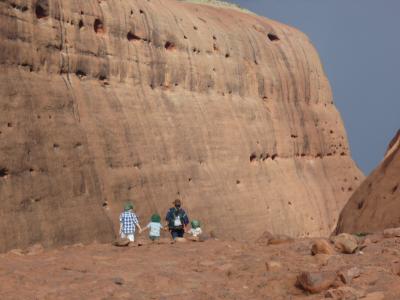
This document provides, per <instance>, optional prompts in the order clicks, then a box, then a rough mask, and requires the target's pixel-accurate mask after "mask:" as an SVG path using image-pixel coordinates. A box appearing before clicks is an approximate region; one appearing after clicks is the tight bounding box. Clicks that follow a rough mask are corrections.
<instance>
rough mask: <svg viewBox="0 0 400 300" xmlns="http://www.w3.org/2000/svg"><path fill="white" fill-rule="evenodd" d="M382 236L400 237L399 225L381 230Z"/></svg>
mask: <svg viewBox="0 0 400 300" xmlns="http://www.w3.org/2000/svg"><path fill="white" fill-rule="evenodd" d="M383 236H384V237H385V238H395V237H400V227H397V228H388V229H385V230H384V231H383Z"/></svg>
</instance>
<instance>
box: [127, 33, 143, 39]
mask: <svg viewBox="0 0 400 300" xmlns="http://www.w3.org/2000/svg"><path fill="white" fill-rule="evenodd" d="M126 38H127V39H128V41H139V40H141V38H140V37H139V36H137V35H136V34H134V33H133V32H131V31H129V32H128V33H127V34H126Z"/></svg>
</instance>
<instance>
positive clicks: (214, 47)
mask: <svg viewBox="0 0 400 300" xmlns="http://www.w3.org/2000/svg"><path fill="white" fill-rule="evenodd" d="M213 49H214V51H218V50H219V49H218V46H217V44H215V43H214V44H213Z"/></svg>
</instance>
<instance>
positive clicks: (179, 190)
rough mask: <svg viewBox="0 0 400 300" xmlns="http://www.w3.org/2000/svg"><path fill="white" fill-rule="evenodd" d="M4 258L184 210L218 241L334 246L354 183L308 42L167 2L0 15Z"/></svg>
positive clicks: (2, 8)
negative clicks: (125, 221) (305, 240)
mask: <svg viewBox="0 0 400 300" xmlns="http://www.w3.org/2000/svg"><path fill="white" fill-rule="evenodd" d="M0 12H1V15H0V25H1V26H0V43H1V44H0V45H1V49H2V51H1V54H0V65H1V70H2V71H1V72H0V107H1V110H0V114H1V118H0V131H1V134H0V154H1V155H0V169H3V171H4V172H3V176H1V177H0V197H1V199H0V215H1V218H0V231H1V232H2V236H1V238H0V239H1V244H0V245H1V246H0V250H2V251H4V250H6V249H10V248H14V247H24V246H26V245H28V244H32V243H34V242H41V243H43V244H44V245H46V246H52V245H59V244H65V243H73V242H78V241H83V242H89V241H91V240H94V239H96V240H100V241H109V240H110V239H112V238H113V236H114V232H115V230H114V229H115V228H116V224H117V218H118V214H119V212H120V210H121V206H122V204H123V203H124V202H125V200H126V199H128V198H131V199H133V200H134V202H135V203H136V206H137V211H138V214H139V216H140V217H141V218H142V222H146V221H147V218H148V216H149V215H150V214H151V213H153V212H155V211H158V212H160V213H162V214H164V212H165V211H166V209H167V208H168V207H169V206H170V203H171V202H172V200H174V199H175V198H176V197H180V198H181V199H183V201H184V206H185V207H186V209H187V210H188V212H189V214H190V216H191V217H195V218H198V219H200V220H201V221H203V223H204V224H205V229H206V231H209V230H214V231H215V232H216V233H217V234H218V235H220V236H235V237H237V238H244V237H246V238H252V237H256V236H259V235H260V234H261V233H262V232H263V231H264V230H270V231H272V232H276V233H284V234H289V235H291V236H306V235H310V236H316V235H324V234H328V233H329V232H330V231H331V230H332V229H333V227H334V225H335V224H336V219H337V215H338V212H339V211H340V209H341V208H342V206H343V204H344V202H345V201H346V200H347V198H348V196H349V195H350V194H351V190H352V189H354V188H355V187H356V186H357V185H358V182H359V180H360V179H362V177H363V175H362V174H361V173H360V171H359V170H358V168H357V167H356V166H355V164H354V162H353V161H352V159H351V156H350V152H349V149H348V143H347V138H346V133H345V130H344V128H343V124H342V121H341V118H340V115H339V113H338V112H337V110H336V108H335V106H334V104H333V102H332V94H331V90H330V86H329V83H328V80H327V78H326V76H325V74H324V72H323V69H322V67H321V63H320V61H319V58H318V55H317V53H316V51H315V49H314V47H313V46H312V44H311V42H310V41H309V40H308V38H307V37H306V36H305V35H304V34H302V33H301V32H299V31H297V30H296V29H293V28H291V27H288V26H285V25H283V24H280V23H278V22H275V21H271V20H268V19H265V18H262V17H258V16H255V15H252V14H245V13H241V12H238V11H236V10H232V9H227V8H225V9H224V8H215V7H212V6H208V5H195V4H188V3H182V2H176V1H172V0H151V1H139V0H138V1H134V0H131V1H128V0H127V1H115V0H114V1H113V0H107V1H105V0H104V1H97V0H87V1H76V0H75V1H56V0H49V1H45V0H38V1H28V0H26V1H24V0H19V1H17V0H6V1H2V2H0Z"/></svg>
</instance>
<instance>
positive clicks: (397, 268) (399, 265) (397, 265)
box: [391, 261, 400, 276]
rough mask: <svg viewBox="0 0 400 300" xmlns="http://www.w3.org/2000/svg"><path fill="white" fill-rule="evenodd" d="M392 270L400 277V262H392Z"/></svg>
mask: <svg viewBox="0 0 400 300" xmlns="http://www.w3.org/2000/svg"><path fill="white" fill-rule="evenodd" d="M391 269H392V273H393V274H395V275H398V276H400V261H394V262H392V266H391Z"/></svg>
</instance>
